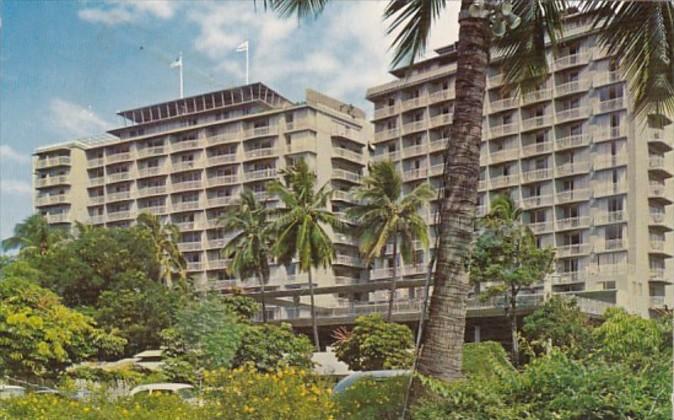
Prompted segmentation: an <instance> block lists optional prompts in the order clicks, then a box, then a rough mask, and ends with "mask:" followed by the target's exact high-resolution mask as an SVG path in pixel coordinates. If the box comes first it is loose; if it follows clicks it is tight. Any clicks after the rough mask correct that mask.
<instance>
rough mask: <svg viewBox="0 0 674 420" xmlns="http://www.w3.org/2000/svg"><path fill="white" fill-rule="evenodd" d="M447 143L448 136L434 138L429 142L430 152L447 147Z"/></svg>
mask: <svg viewBox="0 0 674 420" xmlns="http://www.w3.org/2000/svg"><path fill="white" fill-rule="evenodd" d="M448 144H449V139H448V138H442V139H435V140H432V141H431V142H430V143H429V150H430V152H431V153H432V152H437V151H444V150H445V149H447V145H448Z"/></svg>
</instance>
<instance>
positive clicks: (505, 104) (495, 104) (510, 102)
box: [489, 97, 520, 113]
mask: <svg viewBox="0 0 674 420" xmlns="http://www.w3.org/2000/svg"><path fill="white" fill-rule="evenodd" d="M519 105H520V100H519V98H517V97H512V98H502V99H497V100H495V101H491V102H490V103H489V109H490V110H491V112H494V113H495V112H500V111H504V110H506V109H511V108H517V107H518V106H519Z"/></svg>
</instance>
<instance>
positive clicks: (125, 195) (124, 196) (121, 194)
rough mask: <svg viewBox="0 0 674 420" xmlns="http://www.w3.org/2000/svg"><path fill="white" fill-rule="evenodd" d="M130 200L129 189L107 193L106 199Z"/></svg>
mask: <svg viewBox="0 0 674 420" xmlns="http://www.w3.org/2000/svg"><path fill="white" fill-rule="evenodd" d="M123 200H131V191H118V192H113V193H108V195H107V201H108V202H110V201H123Z"/></svg>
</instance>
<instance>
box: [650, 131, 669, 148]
mask: <svg viewBox="0 0 674 420" xmlns="http://www.w3.org/2000/svg"><path fill="white" fill-rule="evenodd" d="M646 134H647V136H648V141H649V142H651V143H658V144H660V145H664V146H665V147H666V148H667V149H668V150H671V149H672V144H671V139H667V137H666V136H665V130H663V129H658V128H649V129H647V130H646Z"/></svg>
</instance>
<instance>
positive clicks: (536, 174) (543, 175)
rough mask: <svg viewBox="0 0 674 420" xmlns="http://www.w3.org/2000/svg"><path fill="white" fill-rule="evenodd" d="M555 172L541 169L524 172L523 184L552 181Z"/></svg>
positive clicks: (549, 169)
mask: <svg viewBox="0 0 674 420" xmlns="http://www.w3.org/2000/svg"><path fill="white" fill-rule="evenodd" d="M552 173H553V170H552V169H551V168H541V169H535V170H531V171H525V172H522V182H536V181H543V180H545V179H550V178H551V177H552Z"/></svg>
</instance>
